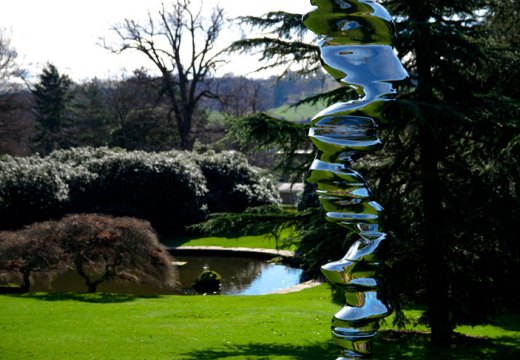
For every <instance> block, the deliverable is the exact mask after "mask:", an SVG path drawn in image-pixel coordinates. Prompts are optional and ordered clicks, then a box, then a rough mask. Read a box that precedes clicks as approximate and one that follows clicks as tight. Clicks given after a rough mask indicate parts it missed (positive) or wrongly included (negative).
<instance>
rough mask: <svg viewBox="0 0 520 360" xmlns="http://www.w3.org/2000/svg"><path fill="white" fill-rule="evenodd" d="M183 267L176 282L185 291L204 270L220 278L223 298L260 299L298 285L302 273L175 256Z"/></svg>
mask: <svg viewBox="0 0 520 360" xmlns="http://www.w3.org/2000/svg"><path fill="white" fill-rule="evenodd" d="M175 259H176V260H177V261H179V262H183V261H186V262H187V263H186V265H183V266H180V267H179V280H180V283H181V286H182V287H183V288H189V287H191V285H192V284H193V282H194V281H195V280H196V279H197V277H198V276H199V275H200V273H201V272H202V271H203V270H204V269H209V270H213V271H216V272H217V273H219V274H220V275H221V276H222V294H224V295H262V294H269V293H272V292H275V291H278V290H283V289H287V288H290V287H292V286H294V285H298V284H299V283H300V281H301V275H302V270H301V269H296V268H293V267H289V266H287V265H282V264H273V263H269V262H266V261H262V260H257V259H251V258H244V257H230V256H226V257H223V256H175Z"/></svg>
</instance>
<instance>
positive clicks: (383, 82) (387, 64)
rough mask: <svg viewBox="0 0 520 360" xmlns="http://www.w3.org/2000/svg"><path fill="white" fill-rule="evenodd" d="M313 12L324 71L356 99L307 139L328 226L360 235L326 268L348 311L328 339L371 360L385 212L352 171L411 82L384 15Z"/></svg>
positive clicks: (334, 109) (320, 1)
mask: <svg viewBox="0 0 520 360" xmlns="http://www.w3.org/2000/svg"><path fill="white" fill-rule="evenodd" d="M312 4H313V5H316V6H317V9H315V10H314V11H312V12H310V13H309V14H307V15H305V17H304V23H305V25H306V26H307V27H308V28H309V29H310V30H312V31H313V32H315V33H316V34H318V35H319V36H320V38H321V40H320V42H319V47H320V52H321V60H322V64H323V67H324V68H325V70H327V72H329V73H330V74H331V75H332V76H334V78H335V79H336V80H338V81H339V82H340V83H341V84H343V85H346V86H349V87H351V88H354V89H355V90H356V91H357V93H358V95H359V97H360V98H359V99H358V100H354V101H349V102H345V103H337V104H334V105H332V106H330V107H328V108H327V109H325V110H323V111H321V112H320V113H319V114H317V115H316V116H315V117H314V119H313V121H312V125H311V129H310V132H309V136H310V138H311V140H312V142H313V143H314V145H315V146H316V147H317V149H318V156H317V158H316V159H315V160H314V162H313V164H312V166H311V171H310V176H309V179H308V181H309V182H312V183H315V184H317V186H318V188H317V192H318V195H319V197H320V201H321V204H322V206H323V207H324V209H325V210H326V212H327V215H326V216H327V220H328V221H331V222H334V223H337V224H339V225H342V226H345V227H347V228H348V229H350V230H351V231H353V232H355V233H357V234H359V240H357V241H356V242H355V243H354V244H353V245H352V247H351V248H350V250H349V251H348V253H347V254H346V255H345V256H344V257H343V258H342V259H341V260H339V261H335V262H332V263H329V264H326V265H324V266H323V267H322V271H323V273H324V275H325V276H326V277H327V279H328V280H329V281H330V282H331V283H332V284H334V285H335V286H337V287H339V288H340V289H342V290H343V291H344V293H345V298H346V305H345V306H344V307H343V309H341V310H340V311H339V312H338V313H336V314H335V315H334V318H333V320H332V336H333V338H334V340H335V342H336V343H337V344H338V345H339V346H340V347H341V348H342V353H341V357H339V358H338V360H339V359H360V358H365V357H367V356H369V355H370V353H371V339H372V338H373V337H374V336H376V334H377V330H378V329H379V319H381V318H383V317H386V316H388V315H389V314H390V312H391V310H390V308H389V306H388V305H387V304H385V303H384V302H383V301H382V300H381V299H380V296H379V294H378V286H379V284H378V278H377V273H378V269H379V261H380V260H379V256H378V250H379V248H380V247H381V245H382V243H383V242H384V241H385V240H386V234H385V233H384V232H383V230H382V228H381V225H380V218H381V215H382V211H383V209H382V207H381V206H380V205H379V204H378V203H377V202H376V201H375V199H374V198H373V196H372V194H371V191H370V189H369V188H368V185H367V183H366V181H365V179H364V178H363V176H361V175H360V174H359V173H358V172H356V171H354V170H352V169H351V168H350V166H351V163H352V162H353V161H354V160H356V159H358V158H360V157H361V156H363V155H364V154H365V153H367V152H369V151H375V150H378V149H380V148H381V141H380V139H379V138H378V136H377V133H376V129H377V126H378V124H379V123H380V122H381V121H384V119H383V115H382V114H383V108H384V107H385V105H386V103H387V102H388V101H391V100H392V99H393V98H394V97H395V95H396V90H395V88H394V84H395V83H396V82H398V81H403V80H405V79H406V78H407V77H408V74H407V72H406V70H405V69H404V68H403V66H402V65H401V63H400V61H399V59H398V58H397V56H396V55H395V54H394V51H393V48H392V38H393V34H394V26H393V23H392V19H391V17H390V15H389V14H388V12H387V11H386V10H385V9H384V8H383V7H382V6H381V5H379V4H377V3H375V2H373V1H369V0H364V1H363V0H361V1H349V0H341V1H339V0H312Z"/></svg>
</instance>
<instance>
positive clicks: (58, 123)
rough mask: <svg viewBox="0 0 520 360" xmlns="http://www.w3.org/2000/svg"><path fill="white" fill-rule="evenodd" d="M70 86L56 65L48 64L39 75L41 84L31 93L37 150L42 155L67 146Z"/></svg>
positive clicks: (67, 79) (67, 78) (35, 86)
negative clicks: (36, 128)
mask: <svg viewBox="0 0 520 360" xmlns="http://www.w3.org/2000/svg"><path fill="white" fill-rule="evenodd" d="M71 84H72V81H71V80H70V78H69V77H68V76H67V75H62V74H60V73H59V72H58V69H57V68H56V66H54V65H53V64H47V66H46V67H45V68H44V69H43V70H42V73H41V74H40V77H39V82H38V83H37V84H36V85H34V89H32V90H31V92H32V94H33V96H34V99H35V107H34V111H35V115H36V117H35V119H36V122H37V124H38V133H37V135H36V138H35V144H34V148H35V150H36V151H39V152H41V153H42V154H48V153H49V152H51V151H52V150H55V149H58V148H62V147H67V145H68V138H67V137H66V136H65V134H64V132H63V130H64V127H66V126H67V125H68V124H67V123H68V121H69V120H70V116H69V114H68V113H67V111H68V110H69V106H70V104H71V100H72V94H71V92H70V89H69V88H70V86H71Z"/></svg>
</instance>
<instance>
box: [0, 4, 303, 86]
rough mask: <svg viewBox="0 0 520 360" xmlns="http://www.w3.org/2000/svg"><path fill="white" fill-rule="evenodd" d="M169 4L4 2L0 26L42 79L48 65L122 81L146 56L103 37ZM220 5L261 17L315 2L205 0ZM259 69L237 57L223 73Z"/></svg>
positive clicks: (233, 33) (227, 36) (234, 33)
mask: <svg viewBox="0 0 520 360" xmlns="http://www.w3.org/2000/svg"><path fill="white" fill-rule="evenodd" d="M169 1H170V0H0V28H4V29H6V30H7V31H8V34H10V38H11V45H12V46H13V47H14V48H15V49H16V51H17V52H18V56H19V63H20V64H21V65H22V66H23V67H24V68H25V69H28V70H29V73H30V76H35V75H37V74H38V73H39V72H40V70H41V68H42V67H43V66H44V65H45V64H46V63H47V62H51V63H53V64H55V65H56V66H57V68H58V70H59V71H60V72H61V73H65V74H67V75H69V76H71V77H72V78H73V79H74V80H75V81H82V80H88V79H92V78H94V77H98V78H108V77H118V76H119V75H121V74H122V73H124V72H127V73H129V72H131V71H132V70H134V69H136V68H139V67H145V68H146V67H148V65H149V64H148V60H147V59H146V58H145V57H144V55H142V54H135V55H131V54H130V53H127V54H120V55H113V54H110V52H109V51H107V50H105V49H103V48H102V47H101V46H99V45H98V43H99V40H98V39H99V38H101V37H104V36H109V34H110V31H109V29H110V27H111V25H114V24H117V23H119V22H122V20H124V19H125V18H129V19H134V20H138V19H144V18H146V14H147V11H148V10H150V12H151V14H152V16H153V15H154V14H156V13H157V11H158V10H159V8H160V6H161V3H163V2H164V3H165V5H167V4H169ZM217 3H220V5H221V6H222V7H223V8H224V10H225V13H226V16H227V17H236V16H241V15H262V14H265V13H266V12H269V11H276V10H284V11H289V12H295V13H305V12H308V11H309V10H310V9H311V8H312V7H311V5H310V0H205V2H204V4H205V8H207V9H208V11H209V9H211V8H213V6H214V5H215V4H217ZM240 34H241V31H240V29H238V28H234V29H230V30H227V31H225V32H224V33H223V34H222V46H225V45H228V44H229V43H230V42H231V41H233V40H235V39H238V38H239V37H240ZM256 66H258V63H255V61H253V59H249V58H248V57H247V56H244V57H243V56H236V58H234V59H233V61H232V63H231V64H229V65H227V67H226V68H224V69H222V70H221V72H220V74H224V73H227V72H233V73H235V74H245V73H247V72H251V71H253V70H254V69H255V67H256Z"/></svg>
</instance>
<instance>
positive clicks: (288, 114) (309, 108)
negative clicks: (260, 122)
mask: <svg viewBox="0 0 520 360" xmlns="http://www.w3.org/2000/svg"><path fill="white" fill-rule="evenodd" d="M325 107H326V105H325V103H318V104H316V105H308V104H304V105H300V106H297V107H291V105H282V106H279V107H277V108H273V109H269V110H267V111H266V112H267V113H268V114H269V115H272V116H275V117H278V118H283V119H285V120H288V121H294V122H301V123H306V122H308V121H310V119H312V118H313V117H314V115H316V114H317V113H318V112H320V111H321V110H322V109H324V108H325Z"/></svg>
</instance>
